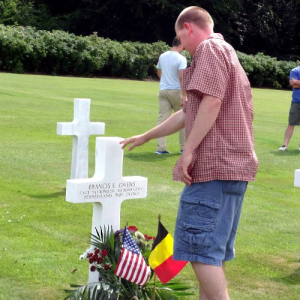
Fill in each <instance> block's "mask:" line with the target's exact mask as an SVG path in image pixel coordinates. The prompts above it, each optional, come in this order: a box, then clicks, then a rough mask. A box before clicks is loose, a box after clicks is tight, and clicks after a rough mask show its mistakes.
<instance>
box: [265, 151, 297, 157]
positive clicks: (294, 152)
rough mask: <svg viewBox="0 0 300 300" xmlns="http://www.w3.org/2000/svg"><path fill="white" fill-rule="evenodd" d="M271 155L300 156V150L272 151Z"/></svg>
mask: <svg viewBox="0 0 300 300" xmlns="http://www.w3.org/2000/svg"><path fill="white" fill-rule="evenodd" d="M270 153H272V154H275V155H277V156H300V151H299V150H287V151H270Z"/></svg>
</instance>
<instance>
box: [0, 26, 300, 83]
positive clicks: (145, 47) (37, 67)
mask: <svg viewBox="0 0 300 300" xmlns="http://www.w3.org/2000/svg"><path fill="white" fill-rule="evenodd" d="M168 49H170V47H169V46H168V45H167V44H166V43H164V42H161V41H159V42H156V43H152V44H145V43H139V42H126V41H125V42H121V43H120V42H117V41H113V40H110V39H104V38H101V37H98V36H97V34H96V33H94V34H93V35H91V36H86V37H82V36H75V35H74V34H69V33H67V32H64V31H60V30H55V31H52V32H49V31H45V30H35V29H34V28H32V27H22V26H4V25H0V70H4V71H11V72H15V73H23V72H39V73H46V74H62V75H64V74H65V75H66V74H69V75H76V76H82V75H84V76H92V75H103V76H116V77H124V78H135V79H143V78H146V77H154V76H156V63H157V61H158V58H159V55H160V54H161V53H163V52H165V51H167V50H168ZM183 54H184V55H185V56H186V57H187V59H188V62H189V63H190V62H191V56H190V55H189V54H188V53H187V52H185V51H184V52H183ZM237 54H238V57H239V60H240V62H241V64H242V66H243V67H244V69H245V71H246V73H247V75H248V77H249V80H250V82H251V84H252V86H254V87H269V88H288V86H289V72H290V70H291V69H292V68H294V67H296V66H297V65H300V61H296V62H288V61H277V59H276V58H273V57H270V56H266V55H264V54H262V53H258V54H256V55H246V54H244V53H241V52H237Z"/></svg>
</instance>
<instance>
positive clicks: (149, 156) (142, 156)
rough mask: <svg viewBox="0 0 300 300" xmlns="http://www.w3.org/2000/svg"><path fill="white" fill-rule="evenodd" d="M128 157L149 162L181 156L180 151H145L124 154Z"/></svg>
mask: <svg viewBox="0 0 300 300" xmlns="http://www.w3.org/2000/svg"><path fill="white" fill-rule="evenodd" d="M124 156H125V157H126V158H129V159H131V160H134V161H149V162H155V161H162V160H166V159H169V158H173V157H176V158H179V157H180V156H181V154H180V153H171V154H162V155H159V154H156V153H154V152H143V153H134V152H131V153H126V154H125V155H124Z"/></svg>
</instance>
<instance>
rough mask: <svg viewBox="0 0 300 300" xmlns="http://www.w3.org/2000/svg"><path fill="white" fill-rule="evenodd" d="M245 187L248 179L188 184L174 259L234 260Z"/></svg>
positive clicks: (217, 263)
mask: <svg viewBox="0 0 300 300" xmlns="http://www.w3.org/2000/svg"><path fill="white" fill-rule="evenodd" d="M246 188H247V182H245V181H220V180H214V181H209V182H201V183H193V184H192V185H190V186H188V185H187V186H186V187H185V188H184V190H183V192H182V194H181V197H180V203H179V208H178V215H177V221H176V227H175V234H174V253H173V258H174V259H176V260H185V261H190V262H201V263H204V264H208V265H215V266H221V265H222V262H223V261H228V260H231V259H233V258H234V256H235V250H234V244H235V237H236V232H237V227H238V223H239V219H240V215H241V210H242V203H243V199H244V194H245V191H246Z"/></svg>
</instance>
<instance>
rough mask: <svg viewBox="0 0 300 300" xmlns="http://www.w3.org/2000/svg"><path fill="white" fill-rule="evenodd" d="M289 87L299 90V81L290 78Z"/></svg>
mask: <svg viewBox="0 0 300 300" xmlns="http://www.w3.org/2000/svg"><path fill="white" fill-rule="evenodd" d="M290 85H291V86H292V87H293V88H294V89H299V88H300V80H297V79H295V78H293V77H291V80H290Z"/></svg>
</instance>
